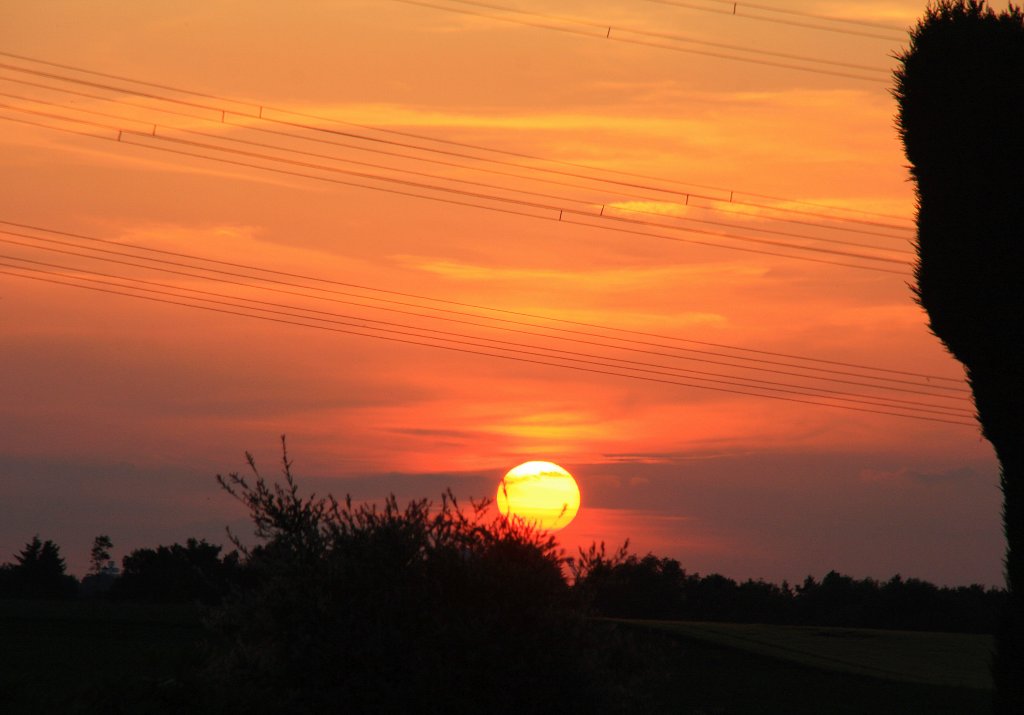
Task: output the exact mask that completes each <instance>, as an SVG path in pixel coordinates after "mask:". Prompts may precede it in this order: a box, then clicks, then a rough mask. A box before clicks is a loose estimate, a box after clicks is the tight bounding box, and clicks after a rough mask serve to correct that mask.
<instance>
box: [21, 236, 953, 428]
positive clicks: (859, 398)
mask: <svg viewBox="0 0 1024 715" xmlns="http://www.w3.org/2000/svg"><path fill="white" fill-rule="evenodd" d="M3 223H5V224H7V225H10V226H22V227H24V228H27V229H29V230H33V231H37V232H43V233H47V232H48V233H52V234H56V235H61V236H79V237H81V238H84V239H88V240H92V241H97V242H101V243H103V244H112V245H117V246H122V247H130V248H133V249H134V250H136V251H141V252H150V253H157V254H164V255H172V256H187V255H188V254H181V253H179V252H174V251H165V250H158V249H149V248H147V247H143V246H133V245H131V244H125V243H123V242H117V241H109V240H105V239H97V238H95V237H87V236H80V235H79V234H72V233H68V232H60V231H51V230H49V229H44V228H41V227H32V226H27V225H23V224H17V223H13V222H3ZM2 232H3V233H5V234H7V235H13V236H18V237H23V238H27V239H30V240H36V241H51V242H56V243H58V244H61V245H63V246H67V245H73V246H74V247H75V248H79V249H85V248H87V250H89V251H94V252H102V253H107V254H114V255H118V256H125V257H130V258H133V259H135V260H145V261H150V262H154V263H158V264H170V265H173V266H175V267H176V268H171V269H168V268H166V267H164V266H156V267H154V266H153V265H148V264H139V263H133V262H131V261H123V260H119V259H111V258H109V257H107V256H97V255H95V253H92V254H89V253H86V254H83V253H80V252H77V251H69V250H66V249H65V248H61V249H53V247H49V248H48V249H47V250H50V251H52V252H57V253H63V254H65V255H71V256H77V257H84V258H88V259H91V260H98V261H101V262H105V263H114V264H120V265H126V266H131V267H136V268H145V269H149V270H158V271H160V272H163V273H170V274H177V275H183V276H187V277H189V278H193V279H196V278H198V279H203V280H206V281H210V282H213V283H218V284H226V285H237V286H243V287H246V288H256V289H259V290H265V291H270V292H276V293H286V294H289V295H292V296H294V297H303V298H314V299H317V300H328V301H330V302H335V303H345V304H348V305H353V306H359V307H369V308H373V309H377V310H387V311H389V312H392V313H400V314H403V315H405V316H409V317H414V318H426V319H429V320H444V321H446V322H454V323H460V324H463V325H468V326H472V327H477V328H485V329H488V330H497V331H498V332H499V333H501V334H502V335H504V334H514V335H529V336H531V337H533V338H541V339H543V340H546V341H549V342H550V341H551V340H553V339H557V340H563V341H564V342H568V343H570V344H572V345H576V344H586V345H588V346H591V347H598V348H603V349H613V350H617V351H626V352H629V353H633V354H640V355H642V356H644V357H646V356H647V355H656V356H658V357H662V358H669V359H676V360H680V359H681V360H687V361H697V362H703V363H713V364H715V365H719V366H724V367H729V368H733V369H736V368H739V369H745V370H759V371H762V372H771V373H775V374H784V375H788V376H793V377H800V378H802V379H813V380H819V381H829V382H833V383H843V384H847V385H855V386H861V387H867V388H871V389H884V390H886V391H887V392H902V393H906V394H917V395H924V396H927V397H931V398H945V399H952V398H953V397H954V395H949V394H938V393H935V392H930V393H926V392H923V391H922V390H909V389H906V388H903V387H900V386H899V385H895V384H878V383H881V382H885V381H888V382H889V383H899V382H903V383H907V384H910V383H909V382H908V381H906V380H901V379H899V378H896V379H894V378H890V377H884V376H879V375H877V374H872V375H868V374H866V373H865V374H862V375H861V378H862V379H868V380H875V381H877V382H876V383H875V384H867V383H864V382H855V381H851V380H843V379H836V378H834V377H829V376H822V375H820V374H812V373H811V372H808V371H812V370H813V371H819V372H837V371H835V370H829V369H823V368H820V367H814V366H806V365H804V366H798V365H793V364H792V363H789V364H790V365H793V367H800V368H801V369H802V370H804V371H805V372H804V373H803V374H799V373H794V372H791V371H781V370H776V369H773V368H764V367H763V366H760V365H756V364H755V365H739V364H736V363H735V362H732V363H727V362H724V361H721V360H709V359H706V358H693V357H692V356H686V355H680V354H678V353H668V352H664V351H662V350H659V351H654V350H650V349H646V348H644V347H639V348H638V347H635V345H644V344H650V343H644V342H641V341H636V340H632V341H626V340H623V339H621V338H616V337H614V336H609V335H602V334H597V333H592V332H591V333H583V334H586V335H590V336H592V337H597V338H600V341H598V340H590V339H581V338H580V337H578V334H580V333H581V331H578V330H563V331H562V332H565V333H576V334H577V335H570V336H568V337H566V336H560V335H552V334H550V333H549V332H545V333H539V332H537V330H538V329H539V330H546V331H552V330H558V329H557V328H552V326H550V325H538V324H536V323H524V321H509V320H501V321H500V322H504V323H511V322H515V324H517V325H519V326H522V325H527V326H528V327H530V328H533V330H524V329H521V328H518V327H517V328H508V327H506V326H501V325H491V324H482V323H480V322H477V321H478V320H479V319H481V318H484V317H485V316H480V315H474V314H468V313H466V312H464V311H451V310H447V311H445V312H449V313H456V314H459V315H461V316H463V317H469V318H473V320H465V319H461V318H459V319H451V318H447V317H439V316H436V315H428V314H425V313H423V312H421V311H422V310H437V308H434V307H432V306H424V305H422V304H410V303H407V302H397V301H393V300H385V301H383V302H386V303H398V304H400V305H404V306H408V307H415V308H416V309H417V311H406V310H395V309H392V308H390V307H388V306H384V307H381V306H373V305H368V304H367V303H356V302H354V301H349V300H337V299H334V298H327V297H323V296H317V295H313V294H311V293H309V292H297V291H291V290H282V289H280V288H275V287H267V286H266V285H261V284H264V283H266V282H267V281H268V278H267V276H266V275H263V276H260V275H252V274H243V273H239V272H237V271H223V270H219V269H212V268H210V267H209V266H204V265H201V264H197V263H195V261H200V262H207V263H213V264H223V265H228V266H239V267H243V264H236V263H234V262H228V261H220V260H214V259H206V258H202V257H197V256H191V257H190V258H191V260H192V261H193V262H191V263H188V262H180V261H167V260H162V259H154V258H151V257H148V256H140V255H136V254H130V253H127V252H124V251H113V250H109V249H101V248H96V247H86V246H82V245H78V244H68V242H62V241H54V240H53V239H50V238H46V237H39V236H34V235H31V234H26V233H23V232H17V231H9V230H3V231H2ZM5 242H7V243H11V244H13V245H18V246H22V247H26V246H28V247H33V246H32V245H31V244H25V243H23V242H20V241H10V240H5ZM6 258H8V259H9V260H18V261H22V262H28V263H34V264H37V265H46V266H48V267H53V268H58V269H65V270H75V271H79V272H83V269H81V268H75V269H72V268H69V267H67V266H57V265H55V264H52V263H48V262H40V261H38V260H34V259H25V258H22V257H17V256H13V257H12V256H6ZM8 267H10V266H9V265H8ZM22 268H23V267H22ZM177 268H187V269H189V271H190V272H183V271H180V270H177ZM247 268H248V270H250V271H257V272H261V273H265V274H270V275H277V274H280V275H283V276H287V275H291V274H287V273H282V272H279V271H272V270H269V269H262V268H258V267H247ZM194 271H202V272H204V273H211V272H212V273H216V274H220V275H228V276H232V278H228V279H225V278H223V277H220V276H217V277H211V276H209V275H203V274H200V273H195V272H194ZM84 272H88V273H91V274H93V275H100V274H97V272H95V271H84ZM102 275H103V276H104V277H107V278H116V279H119V280H123V281H129V282H132V281H134V282H137V283H139V284H154V285H159V286H160V287H163V288H170V286H167V285H166V284H155V283H153V282H152V281H145V280H141V279H137V278H131V277H125V276H111V275H110V274H102ZM238 277H241V278H245V279H247V280H249V281H255V283H251V282H250V283H242V282H239V281H237V280H234V278H238ZM308 279H309V280H321V281H322V279H312V278H308ZM270 282H272V283H276V284H279V285H287V286H290V287H297V288H300V289H302V290H303V291H309V290H315V291H317V292H327V293H333V294H341V295H347V296H352V295H353V294H352V293H351V292H339V291H333V290H327V291H324V289H322V288H315V287H313V286H309V285H301V284H296V283H294V282H289V281H281V280H271V281H270ZM323 282H325V283H328V284H333V283H336V281H323ZM341 285H352V284H346V283H341ZM176 289H177V290H187V291H192V292H199V293H208V294H210V295H214V296H215V297H217V298H226V299H230V300H244V301H248V302H250V303H257V304H260V305H262V306H271V308H270V309H271V310H276V309H277V308H280V309H283V310H292V311H294V310H301V311H302V312H303V313H307V314H308V313H314V314H315V315H314V317H315V318H316V319H321V318H323V316H330V317H329V318H328V319H329V320H333V321H336V319H341V320H359V321H364V322H363V323H360V325H359V326H357V327H361V328H364V329H365V328H366V327H367V326H366V325H365V323H366V322H370V323H376V324H377V325H383V326H388V327H386V328H381V329H386V330H389V331H392V330H400V331H401V330H405V331H407V330H414V331H419V332H421V333H423V332H426V333H427V334H429V335H431V336H433V337H438V336H441V337H442V338H444V339H453V340H457V341H460V340H461V341H464V340H476V341H480V340H482V341H484V342H486V343H489V344H488V345H485V346H484V347H487V348H489V349H493V348H494V347H495V344H497V345H504V346H509V345H512V346H515V347H514V349H516V350H519V349H529V350H533V351H536V350H543V351H546V353H545V354H544V355H542V356H543V357H551V355H549V354H548V353H554V355H555V356H556V357H558V358H560V359H568V360H582V361H584V362H593V361H594V360H599V361H600V360H603V361H606V362H604V363H601V366H602V367H609V366H611V367H617V368H619V369H629V370H639V371H642V372H645V373H653V374H665V371H666V370H668V371H669V372H670V373H671V374H673V375H682V376H684V377H686V378H687V379H696V380H706V381H710V382H713V383H722V382H723V381H724V384H729V385H733V386H735V384H736V382H735V381H736V380H743V381H744V382H743V383H742V385H741V386H742V387H744V388H745V389H760V390H770V391H775V392H783V393H794V392H795V394H800V395H804V396H806V395H812V396H817V397H824V398H827V399H837V400H845V401H849V402H853V403H856V404H868V405H872V406H882V407H885V408H887V409H908V408H912V409H915V410H918V411H920V412H923V413H928V414H937V415H944V416H947V417H948V416H950V415H954V416H958V417H964V418H967V417H969V413H966V412H964V411H963V410H962V409H955V408H953V407H952V406H943V405H938V404H935V403H921V402H917V401H912V400H906V399H902V398H894V397H891V396H879V395H876V394H862V393H850V392H848V391H843V390H834V389H830V388H827V387H822V386H820V385H806V384H793V383H786V382H779V381H778V380H763V379H759V378H753V377H750V376H748V375H735V374H726V373H715V372H708V371H707V370H694V369H692V368H679V367H674V366H671V365H664V364H660V363H650V362H646V361H643V360H635V359H627V358H621V357H617V356H608V355H595V354H592V353H581V352H579V351H578V350H577V351H571V350H561V349H558V348H552V347H550V346H534V345H523V344H522V343H521V342H517V343H512V342H510V341H508V340H496V339H494V338H488V337H481V336H478V335H467V334H465V333H454V332H452V331H443V330H438V329H436V328H423V327H420V326H410V325H408V324H403V323H395V322H394V321H381V320H378V319H372V318H366V317H355V316H350V315H340V314H337V313H332V312H330V311H323V310H316V309H309V308H296V307H295V306H286V305H282V304H280V303H277V302H273V301H260V300H255V301H254V300H253V299H249V298H238V297H236V296H224V295H223V294H214V293H211V292H209V291H201V290H200V291H196V289H193V288H176ZM361 290H364V291H369V292H373V291H377V292H384V293H393V292H391V291H380V290H379V289H375V288H371V287H366V286H362V287H361ZM399 295H406V294H399ZM356 297H359V298H360V299H361V300H363V301H374V300H378V299H376V298H373V297H371V296H366V295H357V296H356ZM421 299H425V300H435V302H440V303H443V304H449V303H451V302H450V301H436V299H428V298H425V297H421ZM456 305H460V304H456ZM235 307H237V306H235ZM500 312H507V311H500ZM292 317H294V316H292ZM302 317H303V318H304V319H309V318H310V316H309V315H303V316H302ZM486 319H487V320H495V319H494V318H493V317H486ZM556 322H562V323H565V322H572V321H556ZM346 325H348V327H352V325H349V324H346ZM619 332H633V331H619ZM609 340H618V341H621V342H624V343H626V344H625V345H621V344H613V343H610V342H608V341H609ZM666 340H668V338H666ZM630 343H634V344H635V345H630ZM661 347H662V348H663V349H664V348H667V349H673V347H672V346H667V345H664V346H661ZM674 349H675V350H677V351H678V350H679V348H674ZM734 349H738V348H734ZM684 350H685V349H684ZM689 352H695V353H700V354H715V353H709V352H708V351H700V350H689ZM747 352H758V353H759V352H763V351H747ZM717 354H718V355H720V356H722V357H725V358H728V359H730V360H749V361H751V362H753V363H764V364H783V363H780V362H779V361H767V360H764V359H760V358H746V357H743V356H737V355H728V354H723V353H717ZM567 356H568V357H567ZM804 359H806V358H804ZM609 361H610V362H609ZM865 369H866V368H865ZM874 369H876V370H877V369H878V368H874ZM888 372H893V373H896V372H898V371H888ZM899 374H910V373H899ZM921 378H923V379H925V380H929V381H930V380H932V379H938V380H947V381H952V379H950V378H938V377H936V376H921ZM751 383H757V384H751ZM920 386H921V387H928V388H929V389H933V390H934V389H950V388H941V387H937V386H934V385H929V384H927V383H922V384H920ZM957 400H958V401H959V402H961V403H962V402H964V400H965V396H964V395H963V393H962V392H961V394H960V395H959V396H957Z"/></svg>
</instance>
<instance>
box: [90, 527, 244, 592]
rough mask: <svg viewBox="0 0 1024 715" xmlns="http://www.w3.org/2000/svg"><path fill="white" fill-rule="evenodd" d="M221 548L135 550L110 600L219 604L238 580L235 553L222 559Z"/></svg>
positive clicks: (200, 544) (192, 545)
mask: <svg viewBox="0 0 1024 715" xmlns="http://www.w3.org/2000/svg"><path fill="white" fill-rule="evenodd" d="M220 552H221V547H220V546H218V545H216V544H209V543H207V542H206V540H205V539H201V540H198V541H197V540H196V539H188V541H186V542H185V545H184V546H183V545H181V544H172V545H170V546H158V547H156V548H155V549H135V550H134V551H132V552H131V553H130V554H128V555H127V556H125V557H124V559H122V561H121V564H122V566H123V569H122V572H121V575H120V576H119V577H118V578H117V579H116V580H115V581H114V584H113V587H112V588H111V589H110V596H111V598H113V599H115V600H125V601H149V602H154V603H189V602H194V601H197V602H199V603H204V604H207V605H211V604H216V603H220V601H221V599H223V597H224V596H225V595H226V594H227V593H228V591H229V590H230V588H231V586H232V585H233V584H234V583H235V582H236V581H238V579H239V573H238V572H239V559H238V554H237V553H236V552H231V553H229V554H227V555H226V556H224V558H223V559H222V558H221V557H220Z"/></svg>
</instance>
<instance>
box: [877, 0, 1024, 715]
mask: <svg viewBox="0 0 1024 715" xmlns="http://www.w3.org/2000/svg"><path fill="white" fill-rule="evenodd" d="M898 59H899V60H900V62H901V65H900V67H899V68H898V69H897V71H896V87H895V92H894V94H895V96H896V99H897V100H898V103H899V114H898V118H897V124H898V128H899V131H900V135H901V138H902V139H903V145H904V149H905V151H906V155H907V158H908V159H909V160H910V164H911V166H910V169H911V174H912V175H913V178H914V179H915V181H916V182H917V199H918V212H917V229H918V233H917V255H918V263H917V266H916V271H915V276H916V279H917V286H916V289H915V292H916V296H917V299H918V302H919V303H920V304H921V305H922V306H923V307H924V309H925V310H926V311H927V313H928V319H929V326H930V328H931V330H932V332H934V333H935V335H937V336H938V337H939V338H940V339H941V340H942V342H943V343H945V345H946V347H947V348H948V349H949V351H950V352H951V353H952V354H953V355H954V356H955V357H956V359H957V360H959V361H960V362H961V363H963V364H964V366H965V368H966V370H967V379H968V381H969V383H970V386H971V389H972V390H973V392H974V403H975V407H976V409H977V415H978V420H979V421H980V423H981V427H982V434H984V436H985V437H986V438H987V439H988V440H989V441H990V442H991V443H992V445H993V446H994V447H995V451H996V455H997V456H998V458H999V462H1000V465H1001V475H1000V482H1001V486H1002V489H1003V527H1004V530H1005V533H1006V539H1007V550H1006V559H1005V567H1006V583H1007V588H1008V589H1009V592H1010V597H1009V599H1008V604H1009V605H1008V607H1007V609H1006V612H1005V614H1003V616H1002V620H1001V625H1000V628H999V629H998V632H997V637H996V649H995V657H994V662H993V673H994V676H995V682H996V696H995V698H996V710H997V712H1006V713H1009V712H1013V713H1024V355H1022V353H1021V350H1022V349H1024V15H1022V13H1021V10H1020V8H1019V7H1014V6H1012V5H1011V6H1010V8H1009V9H1008V10H1007V11H1005V12H1001V13H998V14H997V13H996V12H994V11H993V10H992V9H991V8H990V7H987V6H986V4H985V3H984V2H983V1H982V0H939V1H938V2H937V3H936V4H935V5H932V6H930V7H929V8H928V9H927V11H926V13H925V16H924V18H923V19H922V20H921V21H920V22H919V23H918V25H917V26H916V27H915V28H914V29H913V30H912V31H911V33H910V46H909V48H908V49H907V50H906V51H905V52H904V53H902V54H901V55H900V56H899V57H898Z"/></svg>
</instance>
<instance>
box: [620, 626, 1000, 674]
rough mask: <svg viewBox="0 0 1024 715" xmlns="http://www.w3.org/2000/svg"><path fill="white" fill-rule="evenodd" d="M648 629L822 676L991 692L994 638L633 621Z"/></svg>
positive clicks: (807, 627) (846, 629)
mask: <svg viewBox="0 0 1024 715" xmlns="http://www.w3.org/2000/svg"><path fill="white" fill-rule="evenodd" d="M633 623H635V624H637V625H640V624H643V625H645V626H647V627H650V628H655V629H657V630H662V631H665V632H669V633H674V634H678V635H682V636H685V637H687V638H691V639H697V640H701V641H704V642H707V643H714V644H716V645H721V646H726V647H729V648H736V649H739V650H744V651H748V652H751V653H757V654H760V655H766V656H771V657H773V658H781V659H784V660H789V661H793V662H795V663H800V664H801V665H808V666H811V667H814V668H819V669H824V670H834V671H839V672H844V673H856V674H858V675H867V676H871V677H874V678H883V679H887V680H894V681H901V682H908V683H922V684H926V685H942V686H952V687H963V688H976V689H981V690H991V688H992V675H991V672H990V671H989V659H990V654H991V652H992V637H991V636H986V635H975V634H969V633H921V632H914V631H886V630H872V629H866V628H824V627H815V626H766V625H756V624H739V623H691V622H650V621H647V622H644V621H634V622H633Z"/></svg>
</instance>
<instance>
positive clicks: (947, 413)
mask: <svg viewBox="0 0 1024 715" xmlns="http://www.w3.org/2000/svg"><path fill="white" fill-rule="evenodd" d="M0 259H4V260H14V261H18V262H21V263H29V264H34V265H37V266H43V267H44V268H56V269H58V270H70V271H73V274H62V275H64V276H65V277H73V278H75V279H77V280H85V281H91V282H95V279H93V278H86V277H83V276H82V274H83V273H84V274H88V275H91V276H97V277H98V278H99V282H100V283H104V284H108V285H118V286H119V287H125V286H124V285H123V284H110V283H109V281H106V280H103V279H114V280H119V281H123V282H125V283H127V284H128V286H127V287H130V288H131V289H133V290H140V291H146V292H155V293H158V294H162V295H171V296H175V297H181V293H182V292H184V293H194V294H198V297H196V296H186V297H190V298H192V299H194V300H203V301H207V302H211V303H215V304H219V305H228V306H231V307H244V308H247V309H250V310H259V311H263V312H267V313H271V314H275V315H287V316H290V317H301V318H303V319H307V320H316V321H319V322H326V323H329V324H332V325H341V326H345V327H355V328H362V329H368V330H378V331H382V332H385V333H396V334H400V335H407V336H408V335H412V336H414V337H428V338H432V339H438V340H445V341H450V342H454V343H458V344H462V345H472V346H475V347H486V348H489V349H501V350H506V351H509V352H512V353H516V354H528V355H532V356H535V357H546V358H551V357H554V358H557V359H560V360H567V361H572V362H577V363H582V364H587V365H598V366H601V367H612V368H616V369H625V370H633V371H638V372H643V373H648V374H656V375H663V376H671V377H684V378H686V379H692V380H700V381H703V382H709V383H712V384H724V385H731V386H738V387H743V388H748V389H758V390H766V391H770V392H777V393H783V394H791V395H802V396H810V397H821V398H826V399H831V400H838V401H841V402H843V403H850V404H860V405H869V406H872V407H882V408H888V409H913V410H914V411H916V412H919V413H924V414H931V415H939V416H943V417H963V418H969V417H970V413H969V412H967V411H965V410H963V409H956V408H953V407H950V406H944V405H935V404H931V403H922V402H919V401H914V400H905V399H899V398H893V397H879V396H875V395H865V394H860V393H851V392H847V391H841V390H833V389H829V388H824V387H820V386H807V385H794V384H792V383H785V382H779V381H777V380H763V379H757V378H752V377H748V376H742V377H740V376H736V375H730V374H726V373H716V372H709V371H706V370H693V369H690V368H679V367H674V366H670V365H664V364H660V363H651V362H645V361H641V360H631V359H625V358H620V357H614V356H608V355H598V354H594V353H586V352H580V351H579V350H563V349H560V348H554V347H550V346H548V345H541V346H538V345H533V344H528V343H523V342H521V341H519V342H513V341H510V340H502V339H495V338H489V337H484V336H479V335H472V334H467V333H459V332H454V331H450V330H440V329H437V328H423V327H420V326H415V325H409V324H407V323H398V322H395V321H385V320H379V319H373V318H366V317H361V316H352V315H346V314H341V313H336V312H331V311H324V310H314V309H309V308H302V307H297V306H294V305H287V304H282V303H277V302H272V301H263V300H256V299H252V298H243V297H238V296H231V295H225V294H223V293H215V292H213V291H207V290H201V289H196V288H188V287H181V286H172V285H168V284H165V283H159V282H156V281H148V280H143V279H139V278H131V277H127V276H118V275H111V274H108V273H100V272H98V271H91V270H84V269H81V268H72V267H69V266H63V265H59V264H53V263H48V262H42V261H35V260H31V259H25V258H19V257H13V256H6V255H0ZM0 265H5V266H7V267H9V268H10V267H14V266H11V265H10V264H3V263H0ZM24 270H35V271H40V269H35V268H25V269H24ZM40 272H44V273H47V271H45V270H42V271H40ZM191 277H194V278H195V277H200V276H197V275H194V274H192V275H191ZM213 282H224V281H219V280H216V281H213ZM140 286H141V287H140ZM148 286H155V288H151V287H148ZM173 291H178V292H177V293H175V292H173ZM206 296H212V298H208V297H206ZM230 301H236V302H234V303H232V302H230ZM368 324H372V325H368ZM410 331H412V332H410ZM517 332H523V331H517ZM545 337H547V338H548V339H550V336H545ZM576 342H578V341H576ZM751 383H756V384H751ZM961 401H962V400H961Z"/></svg>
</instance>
